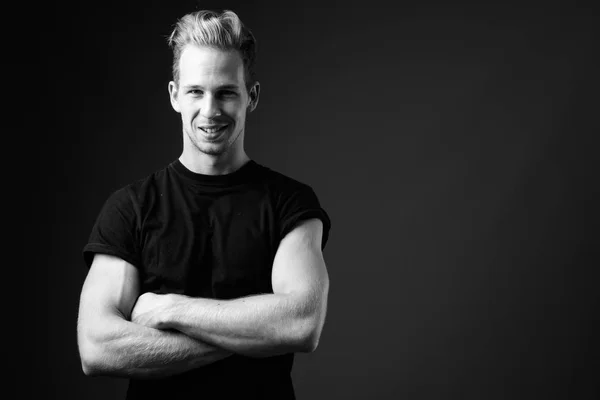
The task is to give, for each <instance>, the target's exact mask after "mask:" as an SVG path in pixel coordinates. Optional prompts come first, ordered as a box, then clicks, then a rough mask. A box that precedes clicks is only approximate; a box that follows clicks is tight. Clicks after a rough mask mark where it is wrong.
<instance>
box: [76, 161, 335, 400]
mask: <svg viewBox="0 0 600 400" xmlns="http://www.w3.org/2000/svg"><path fill="white" fill-rule="evenodd" d="M309 218H319V219H321V221H322V222H323V239H322V248H325V244H326V243H327V239H328V236H329V229H330V227H331V222H330V219H329V217H328V215H327V213H326V212H325V210H323V208H322V207H321V206H320V203H319V201H318V199H317V196H316V194H315V193H314V191H313V190H312V188H311V187H310V186H308V185H306V184H304V183H301V182H299V181H297V180H294V179H292V178H290V177H287V176H285V175H283V174H280V173H278V172H275V171H273V170H271V169H269V168H267V167H265V166H262V165H260V164H258V163H256V162H255V161H253V160H250V161H248V162H247V163H246V164H244V165H243V166H242V167H241V168H239V169H238V170H236V171H235V172H233V173H230V174H226V175H202V174H197V173H194V172H192V171H190V170H188V169H187V168H186V167H185V166H184V165H183V164H182V163H181V162H180V161H179V160H176V161H174V162H172V163H171V164H170V165H168V166H167V167H166V168H164V169H162V170H160V171H157V172H155V173H153V174H152V175H150V176H148V177H146V178H144V179H142V180H139V181H137V182H135V183H133V184H130V185H128V186H126V187H124V188H122V189H119V190H117V191H116V192H114V193H113V194H112V195H111V196H110V197H109V198H108V200H107V201H106V202H105V204H104V206H103V207H102V210H101V212H100V214H99V216H98V218H97V220H96V223H95V224H94V227H93V229H92V232H91V235H90V238H89V241H88V243H87V244H86V245H85V247H84V249H83V257H84V260H85V263H86V265H87V266H88V267H89V266H91V263H92V260H93V257H94V254H95V253H105V254H110V255H114V256H117V257H120V258H122V259H123V260H125V261H128V262H129V263H131V264H133V265H134V266H135V267H137V268H138V270H139V274H140V285H141V292H142V293H143V292H154V293H178V294H184V295H187V296H192V297H207V298H214V299H233V298H238V297H242V296H248V295H253V294H263V293H272V292H273V290H272V286H271V270H272V266H273V260H274V258H275V253H276V251H277V248H278V246H279V242H280V241H281V239H282V238H283V237H284V236H285V235H286V234H287V233H288V232H290V231H291V230H292V229H293V228H294V226H295V225H296V224H297V223H298V222H299V221H301V220H305V219H309ZM293 357H294V355H293V354H292V353H290V354H285V355H281V356H275V357H267V358H251V357H245V356H241V355H233V356H230V357H228V358H225V359H223V360H221V361H218V362H216V363H213V364H210V365H207V366H205V367H201V368H198V369H196V370H193V371H188V372H186V373H183V374H180V375H176V376H173V377H169V378H163V379H157V380H136V379H131V380H130V385H129V391H128V399H133V398H136V399H137V398H141V399H144V400H149V399H151V398H158V397H161V398H164V396H165V395H166V396H167V397H168V398H177V397H176V396H175V395H176V394H177V393H181V395H182V398H196V397H197V398H211V397H210V394H213V393H214V394H218V396H219V398H244V399H253V398H256V399H270V398H273V399H293V398H294V391H293V386H292V382H291V368H292V364H293ZM161 393H162V395H161ZM196 394H197V396H196Z"/></svg>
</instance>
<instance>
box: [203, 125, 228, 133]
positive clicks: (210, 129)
mask: <svg viewBox="0 0 600 400" xmlns="http://www.w3.org/2000/svg"><path fill="white" fill-rule="evenodd" d="M224 127H225V126H219V127H217V128H200V129H202V130H203V131H204V132H206V133H216V132H218V131H220V130H221V129H223V128H224Z"/></svg>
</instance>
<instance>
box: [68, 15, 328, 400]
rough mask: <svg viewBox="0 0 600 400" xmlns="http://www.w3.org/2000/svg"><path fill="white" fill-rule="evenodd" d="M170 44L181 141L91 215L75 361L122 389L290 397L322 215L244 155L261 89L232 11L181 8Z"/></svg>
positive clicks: (151, 394) (318, 311)
mask: <svg viewBox="0 0 600 400" xmlns="http://www.w3.org/2000/svg"><path fill="white" fill-rule="evenodd" d="M169 44H170V46H171V47H172V48H173V54H174V62H173V81H171V82H170V83H169V94H170V99H171V104H172V106H173V108H174V109H175V111H177V112H178V113H180V114H181V121H182V128H183V151H182V154H181V157H180V158H179V159H177V160H175V161H174V162H172V163H171V164H169V165H168V166H167V167H165V168H164V169H162V170H160V171H157V172H155V173H153V174H151V175H149V176H148V177H146V178H144V179H141V180H139V181H137V182H134V183H132V184H130V185H128V186H126V187H124V188H122V189H120V190H118V191H116V192H114V193H113V194H112V195H111V196H110V197H109V198H108V200H107V201H106V203H105V204H104V206H103V208H102V210H101V212H100V214H99V216H98V218H97V220H96V223H95V225H94V227H93V229H92V232H91V235H90V238H89V242H88V243H87V244H86V245H85V247H84V249H83V255H84V260H85V262H86V264H87V265H88V266H89V268H90V269H89V272H88V275H87V277H86V280H85V282H84V284H83V289H82V293H81V300H80V310H79V319H78V344H79V351H80V355H81V362H82V367H83V371H84V372H85V374H86V375H90V376H97V375H107V376H116V377H127V378H130V382H129V388H128V392H127V396H128V399H138V398H139V399H144V400H149V399H153V398H161V399H164V398H170V399H177V398H186V399H187V398H206V399H211V398H226V399H229V398H243V399H293V398H294V390H293V386H292V381H291V368H292V362H293V357H294V353H295V352H311V351H313V350H314V349H315V348H316V347H317V343H318V341H319V337H320V334H321V330H322V328H323V324H324V319H325V314H326V307H327V295H328V290H329V278H328V274H327V271H326V267H325V262H324V260H323V254H322V250H323V248H324V247H325V244H326V242H327V238H328V233H329V229H330V226H331V224H330V220H329V218H328V216H327V213H326V212H325V211H324V210H323V209H322V208H321V206H320V205H319V201H318V199H317V197H316V195H315V193H314V191H313V190H312V189H311V188H310V187H309V186H308V185H306V184H303V183H300V182H298V181H296V180H294V179H292V178H289V177H286V176H284V175H282V174H280V173H277V172H275V171H273V170H271V169H269V168H267V167H264V166H262V165H260V164H258V163H256V162H255V161H253V160H251V159H250V158H249V157H248V155H247V154H246V153H245V151H244V133H245V131H244V126H245V119H246V113H248V112H252V111H253V110H254V109H255V108H256V106H257V104H258V98H259V91H260V90H259V89H260V85H259V83H258V81H257V80H256V78H255V76H254V60H255V41H254V37H253V35H252V33H251V32H250V31H249V30H248V29H247V28H246V27H245V26H244V25H243V24H242V22H241V21H240V20H239V18H238V16H237V15H236V14H235V13H233V12H231V11H224V12H212V11H199V12H195V13H192V14H189V15H186V16H184V17H183V18H181V19H180V20H179V21H178V23H177V25H176V27H175V29H174V31H173V33H172V34H171V37H170V38H169ZM165 396H168V397H165Z"/></svg>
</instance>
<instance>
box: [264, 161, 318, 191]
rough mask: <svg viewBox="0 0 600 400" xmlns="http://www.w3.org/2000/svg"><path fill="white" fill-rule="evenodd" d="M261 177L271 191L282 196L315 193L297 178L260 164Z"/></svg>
mask: <svg viewBox="0 0 600 400" xmlns="http://www.w3.org/2000/svg"><path fill="white" fill-rule="evenodd" d="M258 166H259V167H260V169H261V176H262V178H263V181H264V182H265V184H266V185H267V186H268V187H269V189H270V190H272V191H273V192H275V193H276V194H278V195H280V196H286V195H292V194H294V193H298V192H311V193H312V192H313V188H312V187H311V186H310V185H309V184H308V183H306V182H303V181H301V180H299V179H297V178H296V177H292V176H290V175H286V174H284V173H282V172H279V171H276V170H274V169H272V168H269V167H267V166H264V165H261V164H258Z"/></svg>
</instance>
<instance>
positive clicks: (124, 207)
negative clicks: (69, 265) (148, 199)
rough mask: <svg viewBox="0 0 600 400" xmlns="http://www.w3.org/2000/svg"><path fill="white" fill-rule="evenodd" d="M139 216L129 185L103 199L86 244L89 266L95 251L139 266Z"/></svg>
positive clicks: (86, 259) (84, 249)
mask: <svg viewBox="0 0 600 400" xmlns="http://www.w3.org/2000/svg"><path fill="white" fill-rule="evenodd" d="M136 227H137V218H136V213H135V209H134V206H133V201H132V197H131V193H130V192H129V191H128V190H127V188H123V189H120V190H117V191H116V192H114V193H112V194H111V195H110V196H109V198H108V199H107V200H106V202H105V203H104V205H103V207H102V209H101V210H100V214H99V215H98V217H97V218H96V222H95V223H94V226H93V228H92V232H91V234H90V237H89V240H88V243H87V244H86V245H85V246H84V247H83V260H84V261H85V264H86V265H87V267H88V268H89V267H90V266H91V265H92V261H93V259H94V255H95V254H96V253H103V254H109V255H113V256H116V257H119V258H122V259H123V260H125V261H127V262H129V263H131V264H132V265H134V266H139V265H140V264H139V261H140V257H139V251H138V248H139V246H138V245H137V240H136V238H137V234H136V231H137V229H136Z"/></svg>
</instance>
